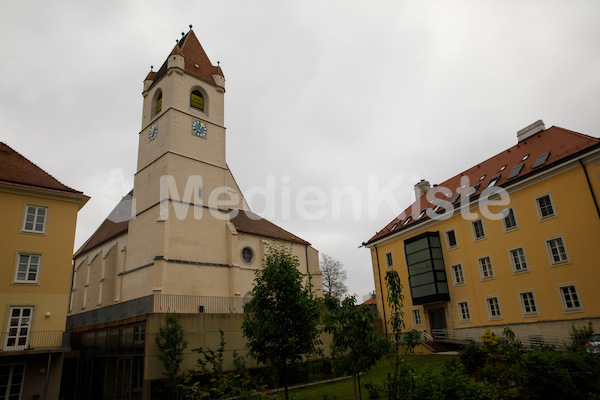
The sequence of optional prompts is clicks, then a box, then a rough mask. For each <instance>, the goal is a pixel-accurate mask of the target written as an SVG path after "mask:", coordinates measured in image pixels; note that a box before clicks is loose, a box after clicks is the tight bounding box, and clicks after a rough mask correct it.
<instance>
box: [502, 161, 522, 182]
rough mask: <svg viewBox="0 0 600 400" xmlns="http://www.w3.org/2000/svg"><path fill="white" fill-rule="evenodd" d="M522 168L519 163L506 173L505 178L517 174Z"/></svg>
mask: <svg viewBox="0 0 600 400" xmlns="http://www.w3.org/2000/svg"><path fill="white" fill-rule="evenodd" d="M522 168H523V164H519V165H517V166H516V167H514V168H513V169H512V171H510V174H508V178H506V179H512V178H514V177H515V176H517V175H519V172H521V169H522Z"/></svg>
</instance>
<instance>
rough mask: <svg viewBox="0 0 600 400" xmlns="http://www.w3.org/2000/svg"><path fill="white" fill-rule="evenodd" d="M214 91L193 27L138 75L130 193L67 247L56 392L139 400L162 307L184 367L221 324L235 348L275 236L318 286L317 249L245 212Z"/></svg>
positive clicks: (215, 72) (148, 381)
mask: <svg viewBox="0 0 600 400" xmlns="http://www.w3.org/2000/svg"><path fill="white" fill-rule="evenodd" d="M224 94H225V78H224V76H223V72H222V71H221V68H220V67H219V66H214V65H213V64H212V63H211V62H210V60H209V58H208V57H207V55H206V54H205V52H204V50H203V49H202V46H201V45H200V43H199V41H198V39H197V38H196V36H195V34H194V32H193V31H192V30H191V27H190V31H189V32H188V33H187V34H186V35H185V36H183V37H182V39H181V40H180V41H179V42H178V44H177V45H176V46H175V47H174V49H173V51H172V52H171V54H170V55H169V57H168V58H167V60H166V61H165V62H164V64H163V65H162V66H161V67H160V69H158V71H151V72H150V73H149V74H148V76H147V77H146V80H145V81H144V90H143V98H144V100H143V113H142V114H143V115H142V126H141V130H140V133H139V147H138V162H137V172H136V174H135V178H134V188H133V191H132V193H130V195H128V196H126V197H125V198H124V199H123V200H122V201H121V203H120V204H119V205H118V206H117V207H116V208H115V210H114V211H113V212H112V213H111V214H110V215H109V217H108V218H107V219H106V220H105V221H104V222H103V223H102V224H101V226H100V227H99V228H98V229H97V230H96V232H95V233H94V234H93V235H92V236H91V237H90V238H89V239H88V241H87V242H86V243H85V244H84V245H83V246H82V247H81V248H80V249H79V250H78V251H77V252H76V253H75V255H74V259H73V279H72V289H71V298H70V304H69V314H68V315H69V317H68V321H67V329H68V330H69V331H70V332H71V342H72V347H73V349H74V351H73V352H72V354H71V355H70V358H67V359H66V361H65V369H64V372H65V374H67V375H71V376H72V377H73V378H74V380H75V382H76V384H75V385H74V386H73V387H72V388H71V387H68V388H67V387H65V388H64V390H63V393H62V394H63V395H64V396H65V398H78V399H96V398H98V399H101V398H111V399H112V398H118V399H120V398H127V399H130V398H131V399H136V398H139V399H142V398H144V399H149V398H150V391H151V386H152V381H153V380H155V379H160V378H161V377H162V369H161V365H160V362H159V361H158V354H157V352H156V348H155V345H154V335H155V334H156V332H157V331H158V327H159V326H160V323H161V321H162V319H163V317H164V313H166V312H175V313H178V314H180V319H181V321H182V322H183V323H184V328H185V329H186V335H187V337H186V338H187V340H188V342H190V345H189V346H188V350H187V352H188V353H189V354H188V355H187V356H186V360H185V361H184V365H183V368H191V367H193V365H194V363H195V360H196V357H197V354H196V353H193V352H191V350H190V349H193V348H196V347H200V346H202V347H205V348H206V347H213V348H216V346H217V345H218V330H219V329H223V330H224V331H225V332H226V339H227V342H228V345H230V346H231V347H232V348H235V349H237V350H238V351H240V350H243V347H244V343H245V342H244V340H243V338H242V336H241V332H240V331H239V326H240V324H241V321H242V319H243V314H244V312H245V311H247V310H246V308H245V306H246V304H247V302H248V301H249V296H250V292H251V290H252V285H253V281H254V273H255V271H256V270H257V269H259V268H261V266H262V259H263V256H264V254H265V252H266V249H267V248H268V246H269V245H270V244H272V243H274V242H276V241H283V242H285V243H286V244H287V245H289V246H290V247H291V248H292V252H293V254H295V255H296V256H297V257H298V259H299V261H300V272H301V273H302V274H303V276H304V277H305V279H306V280H307V281H308V280H309V279H310V281H311V283H312V285H313V290H314V291H315V294H316V295H320V294H321V291H322V289H321V288H322V281H321V274H320V271H319V256H318V252H317V251H316V250H315V249H314V248H312V247H311V245H310V243H308V242H307V241H305V240H303V239H301V238H299V237H297V236H295V235H293V234H292V233H290V232H287V231H285V230H284V229H282V228H280V227H278V226H276V225H275V224H273V223H271V222H269V221H267V220H265V219H262V218H260V217H258V216H257V215H255V214H253V213H252V212H251V211H250V210H249V207H248V205H247V203H246V201H245V200H244V196H243V194H242V193H241V191H240V189H239V187H238V185H237V183H236V181H235V179H234V178H233V175H232V173H231V171H230V170H229V167H228V165H227V162H226V152H225V148H226V129H225V121H224ZM242 352H243V351H242ZM67 381H70V379H67ZM71 382H73V381H72V380H71Z"/></svg>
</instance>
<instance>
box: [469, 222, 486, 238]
mask: <svg viewBox="0 0 600 400" xmlns="http://www.w3.org/2000/svg"><path fill="white" fill-rule="evenodd" d="M471 226H472V228H473V238H474V239H475V240H481V239H485V231H484V230H483V221H482V220H481V219H478V220H475V221H473V222H471Z"/></svg>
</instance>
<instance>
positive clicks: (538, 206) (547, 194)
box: [533, 192, 556, 222]
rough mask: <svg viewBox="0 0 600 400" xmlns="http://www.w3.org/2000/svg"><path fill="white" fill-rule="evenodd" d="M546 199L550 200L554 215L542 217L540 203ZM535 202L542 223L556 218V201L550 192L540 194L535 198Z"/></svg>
mask: <svg viewBox="0 0 600 400" xmlns="http://www.w3.org/2000/svg"><path fill="white" fill-rule="evenodd" d="M544 197H548V199H549V200H550V205H551V206H552V214H549V215H545V216H544V215H542V210H541V208H540V202H539V200H540V199H542V198H544ZM533 202H534V203H535V209H536V211H537V214H538V220H539V221H540V222H541V221H546V220H548V219H552V218H556V204H555V203H554V199H552V194H551V193H550V192H548V193H543V194H540V195H539V196H535V197H534V199H533Z"/></svg>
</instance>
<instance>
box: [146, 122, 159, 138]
mask: <svg viewBox="0 0 600 400" xmlns="http://www.w3.org/2000/svg"><path fill="white" fill-rule="evenodd" d="M156 135H158V125H156V124H154V125H152V126H151V127H150V129H149V130H148V139H150V141H153V140H154V139H155V138H156Z"/></svg>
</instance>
